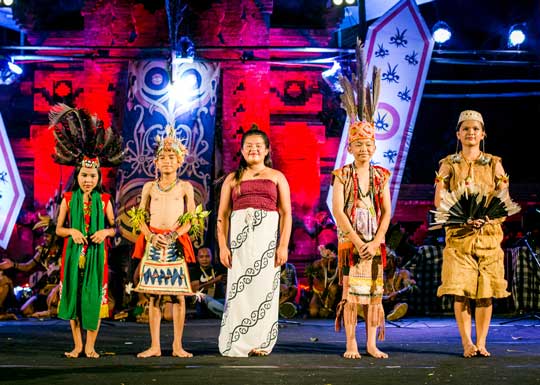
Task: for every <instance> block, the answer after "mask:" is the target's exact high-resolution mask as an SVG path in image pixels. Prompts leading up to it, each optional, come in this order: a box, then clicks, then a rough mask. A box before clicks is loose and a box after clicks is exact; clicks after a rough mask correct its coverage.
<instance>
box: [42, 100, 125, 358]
mask: <svg viewBox="0 0 540 385" xmlns="http://www.w3.org/2000/svg"><path fill="white" fill-rule="evenodd" d="M49 120H50V127H51V128H52V129H53V134H54V137H55V140H56V144H55V148H54V153H53V159H54V160H55V162H56V163H59V164H62V165H69V166H75V172H74V182H73V187H72V188H71V191H66V192H65V193H64V194H63V198H62V201H61V203H60V209H59V212H58V219H57V225H56V234H57V235H58V236H60V237H63V238H65V240H64V250H63V254H62V262H61V271H60V280H61V294H60V304H59V306H58V317H59V318H63V319H66V320H69V322H70V326H71V331H72V335H73V342H74V347H73V350H72V351H70V352H66V353H64V354H65V356H66V357H68V358H76V357H79V355H80V354H81V353H82V352H83V349H84V353H85V355H86V357H89V358H98V357H99V354H98V353H97V352H96V350H95V342H96V338H97V334H98V330H99V326H100V319H101V318H106V317H108V316H109V309H108V295H107V276H108V274H107V247H106V243H107V238H109V237H113V236H114V235H115V234H116V229H115V218H114V212H113V206H112V202H111V196H110V195H109V194H107V193H104V192H103V188H102V186H101V168H100V167H101V166H116V165H119V164H120V162H121V161H122V158H123V151H122V139H121V137H120V136H119V135H117V134H116V133H115V132H114V131H113V130H112V129H111V128H110V127H109V128H105V127H104V124H103V121H102V120H100V119H98V118H97V117H96V116H92V115H90V114H89V113H88V112H87V111H86V110H84V109H78V108H72V107H69V106H67V105H65V104H58V105H56V106H54V107H53V108H52V109H51V111H50V112H49ZM82 329H85V330H87V333H86V341H85V342H84V344H83V336H82Z"/></svg>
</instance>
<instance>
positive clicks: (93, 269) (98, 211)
mask: <svg viewBox="0 0 540 385" xmlns="http://www.w3.org/2000/svg"><path fill="white" fill-rule="evenodd" d="M90 200H91V207H90V227H89V231H88V234H94V233H95V232H96V231H98V230H102V229H104V228H105V218H104V213H103V212H104V210H103V204H102V200H101V195H100V194H99V193H98V192H97V191H92V193H91V195H90ZM83 205H84V202H83V194H82V192H81V190H75V191H73V195H72V198H71V204H70V221H71V227H72V228H75V229H77V230H79V231H80V232H81V233H83V235H85V236H87V235H88V234H87V233H86V230H85V223H84V210H83ZM104 244H105V242H103V243H101V244H95V243H92V241H90V239H89V238H88V248H87V251H86V263H85V266H84V269H83V278H82V283H81V286H80V287H79V256H80V255H81V251H82V246H83V245H78V244H76V243H75V242H73V239H72V238H71V237H69V239H68V245H67V248H66V255H65V259H64V264H65V266H63V268H64V280H63V281H62V298H61V300H60V307H59V309H58V317H60V318H62V319H68V320H74V319H77V318H78V317H79V316H80V318H81V323H82V327H83V329H86V330H97V328H98V322H99V313H100V309H101V300H102V285H103V265H104V261H105V245H104ZM79 290H80V293H79ZM79 300H80V303H79Z"/></svg>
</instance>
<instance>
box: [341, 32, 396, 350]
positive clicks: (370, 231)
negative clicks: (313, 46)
mask: <svg viewBox="0 0 540 385" xmlns="http://www.w3.org/2000/svg"><path fill="white" fill-rule="evenodd" d="M356 57H357V71H356V73H357V76H354V75H353V78H352V84H351V82H350V81H349V80H348V79H347V78H345V77H341V78H340V82H341V84H342V86H343V89H344V93H343V94H342V96H341V100H342V102H343V106H344V108H345V110H346V111H347V115H348V118H349V137H348V148H347V149H348V151H349V153H351V154H352V155H353V156H354V162H353V163H351V164H347V165H345V166H343V167H342V168H340V169H337V170H334V171H333V173H332V174H333V181H332V185H333V194H332V211H333V214H334V217H335V218H336V222H337V226H338V269H339V278H340V283H341V284H342V285H343V294H342V300H341V302H340V303H339V304H338V306H337V309H336V325H335V326H336V330H337V331H339V330H340V329H341V325H342V322H343V324H344V327H345V334H346V339H347V343H346V351H345V353H344V354H343V356H344V357H345V358H349V359H358V358H360V354H359V352H358V346H357V342H356V324H357V307H358V306H359V305H361V306H363V313H364V314H365V315H366V317H367V319H366V334H367V340H366V351H367V353H368V354H369V355H371V356H373V357H375V358H387V357H388V355H387V354H386V353H384V352H382V351H380V350H379V349H378V348H377V345H376V339H377V329H379V340H383V339H384V309H383V306H382V296H383V266H384V264H385V257H386V254H385V253H386V247H385V245H384V240H385V234H386V231H387V229H388V226H389V224H390V218H391V199H390V189H389V183H388V181H389V179H390V171H389V170H387V169H385V168H383V167H380V166H374V165H372V164H371V159H372V157H373V154H374V153H375V149H376V147H375V127H374V124H373V117H374V114H375V112H376V109H377V100H378V95H379V85H380V70H378V69H377V68H374V70H373V78H372V82H371V84H367V85H366V86H364V83H365V76H364V73H365V68H364V59H363V47H362V44H361V42H360V41H358V42H357V47H356ZM355 96H356V97H355Z"/></svg>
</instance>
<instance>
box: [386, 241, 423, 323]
mask: <svg viewBox="0 0 540 385" xmlns="http://www.w3.org/2000/svg"><path fill="white" fill-rule="evenodd" d="M397 262H398V257H397V256H396V255H395V253H393V252H392V251H390V252H389V253H388V255H387V259H386V267H385V269H384V294H383V306H384V308H385V313H386V314H387V316H386V319H387V320H389V321H395V320H398V319H400V318H403V317H404V316H405V314H407V310H408V309H409V305H408V304H407V300H408V299H409V297H410V295H411V293H412V292H413V290H414V287H415V284H416V282H415V280H414V279H412V274H411V272H410V271H408V270H406V269H404V268H401V267H399V266H398V263H397Z"/></svg>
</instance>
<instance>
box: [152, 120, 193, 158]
mask: <svg viewBox="0 0 540 385" xmlns="http://www.w3.org/2000/svg"><path fill="white" fill-rule="evenodd" d="M163 150H171V151H174V152H175V153H176V154H178V156H180V157H182V158H185V157H186V155H187V154H188V150H187V148H186V146H184V144H183V143H182V141H181V140H180V139H178V137H177V136H176V130H175V129H174V126H173V125H171V124H168V125H167V127H165V135H156V156H158V155H159V154H160V152H162V151H163Z"/></svg>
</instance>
